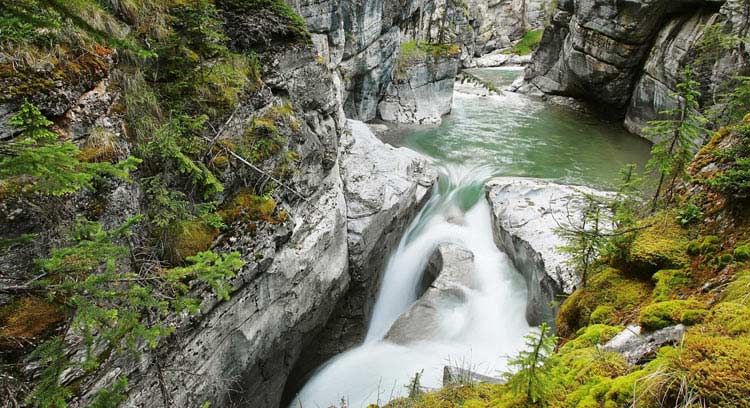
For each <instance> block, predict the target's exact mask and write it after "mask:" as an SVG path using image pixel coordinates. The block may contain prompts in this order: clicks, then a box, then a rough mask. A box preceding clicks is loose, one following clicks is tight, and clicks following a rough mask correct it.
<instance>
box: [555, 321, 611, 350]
mask: <svg viewBox="0 0 750 408" xmlns="http://www.w3.org/2000/svg"><path fill="white" fill-rule="evenodd" d="M622 329H623V327H622V326H607V325H606V324H592V325H590V326H586V327H582V328H581V329H580V330H578V332H577V333H576V337H575V338H574V339H572V340H570V341H568V342H567V343H565V345H564V346H563V347H562V350H563V351H565V350H577V349H582V348H587V347H591V346H596V345H600V344H604V343H606V342H608V341H609V340H611V339H612V338H613V337H615V336H616V335H617V333H619V332H621V331H622Z"/></svg>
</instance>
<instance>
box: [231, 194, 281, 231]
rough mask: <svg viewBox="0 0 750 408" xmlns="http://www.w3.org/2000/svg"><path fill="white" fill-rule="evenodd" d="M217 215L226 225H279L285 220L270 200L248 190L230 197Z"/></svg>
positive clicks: (274, 202) (274, 203)
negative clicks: (260, 222) (258, 223)
mask: <svg viewBox="0 0 750 408" xmlns="http://www.w3.org/2000/svg"><path fill="white" fill-rule="evenodd" d="M219 215H221V217H222V218H223V219H224V220H226V222H227V223H233V222H237V221H239V222H243V223H253V222H257V221H263V222H267V223H270V224H279V223H282V222H284V221H286V219H287V214H286V212H285V211H284V210H281V209H278V208H277V206H276V201H274V200H273V199H272V198H267V197H260V196H257V195H255V194H253V193H252V192H250V191H248V190H242V191H240V192H238V193H237V194H235V195H234V197H232V199H231V200H229V202H228V203H226V204H225V205H224V206H223V209H222V210H221V211H219Z"/></svg>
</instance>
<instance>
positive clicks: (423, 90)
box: [378, 55, 459, 124]
mask: <svg viewBox="0 0 750 408" xmlns="http://www.w3.org/2000/svg"><path fill="white" fill-rule="evenodd" d="M458 64H459V61H458V56H452V55H442V56H428V57H427V58H426V59H425V60H423V61H420V62H418V63H416V64H413V65H408V66H405V67H403V71H404V72H401V73H399V75H398V76H399V77H403V79H396V80H394V81H392V82H390V83H389V84H388V87H387V89H386V92H385V95H384V96H383V99H382V100H381V101H380V104H379V105H378V113H379V114H380V118H381V119H383V120H385V121H387V122H396V123H423V124H430V123H432V124H434V123H440V122H441V120H442V117H443V115H447V114H448V113H450V111H451V106H452V105H453V83H454V81H455V78H456V73H457V72H458Z"/></svg>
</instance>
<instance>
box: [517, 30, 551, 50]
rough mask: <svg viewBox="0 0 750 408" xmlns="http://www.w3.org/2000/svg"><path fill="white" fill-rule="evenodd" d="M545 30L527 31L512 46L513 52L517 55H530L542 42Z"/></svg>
mask: <svg viewBox="0 0 750 408" xmlns="http://www.w3.org/2000/svg"><path fill="white" fill-rule="evenodd" d="M543 35H544V30H532V31H527V32H526V34H524V35H523V37H521V39H520V40H519V41H518V43H517V44H516V45H514V46H513V48H512V50H511V51H512V53H513V54H517V55H528V54H531V53H532V52H534V50H536V49H537V48H538V47H539V43H541V42H542V36H543Z"/></svg>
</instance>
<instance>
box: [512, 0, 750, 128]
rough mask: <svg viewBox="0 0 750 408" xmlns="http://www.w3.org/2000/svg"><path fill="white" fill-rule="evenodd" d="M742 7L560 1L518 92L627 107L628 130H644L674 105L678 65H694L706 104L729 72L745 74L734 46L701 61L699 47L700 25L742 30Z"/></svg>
mask: <svg viewBox="0 0 750 408" xmlns="http://www.w3.org/2000/svg"><path fill="white" fill-rule="evenodd" d="M747 7H748V6H747V4H745V3H744V2H743V1H742V0H728V1H726V0H659V1H629V2H621V1H616V0H581V1H576V2H574V1H571V0H561V1H559V2H558V4H557V9H556V10H555V12H554V15H553V17H552V25H551V26H550V27H548V28H547V29H546V30H545V33H544V37H543V39H542V43H541V45H540V48H539V50H538V51H537V52H536V54H535V55H534V58H533V61H532V64H531V66H530V67H529V68H528V69H527V71H526V81H527V84H526V86H524V87H522V88H521V91H525V92H532V91H533V90H534V89H538V90H541V91H542V92H544V93H550V94H560V95H566V96H574V97H579V98H583V99H588V100H590V101H593V102H595V103H597V104H601V105H603V106H606V107H608V108H611V109H614V110H615V111H619V112H622V113H624V112H625V111H626V110H627V120H626V124H627V126H628V128H629V129H630V130H631V131H634V132H636V133H642V128H643V125H644V123H645V122H646V121H648V120H651V119H654V118H657V117H658V113H659V112H660V111H663V110H664V109H667V108H669V107H670V104H673V103H674V102H672V101H671V100H672V99H673V98H671V97H670V96H669V93H670V92H673V91H674V89H675V87H676V83H677V82H679V80H680V71H681V70H682V68H683V67H684V66H686V65H688V64H690V65H695V66H696V69H697V70H698V72H699V76H700V77H701V79H702V82H703V83H704V85H706V91H707V92H704V102H708V101H709V100H710V95H711V94H712V93H713V92H714V91H715V89H717V88H718V87H720V86H721V85H722V82H723V79H727V78H728V77H729V76H731V75H732V74H731V73H735V74H738V73H741V72H743V70H747V67H746V66H745V64H744V61H746V58H747V56H748V55H747V52H746V51H744V50H742V49H740V48H732V49H727V50H714V51H715V53H714V55H710V56H708V57H705V56H703V57H702V58H701V55H700V54H701V52H700V50H699V48H700V47H699V43H700V40H701V38H702V37H703V34H704V32H705V27H706V25H711V24H713V23H716V22H729V24H728V26H727V27H728V29H729V30H730V31H731V32H732V33H737V34H742V33H744V32H746V31H747V27H748V21H747V18H746V16H747ZM743 15H744V16H745V17H740V16H743ZM699 60H700V61H699Z"/></svg>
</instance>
